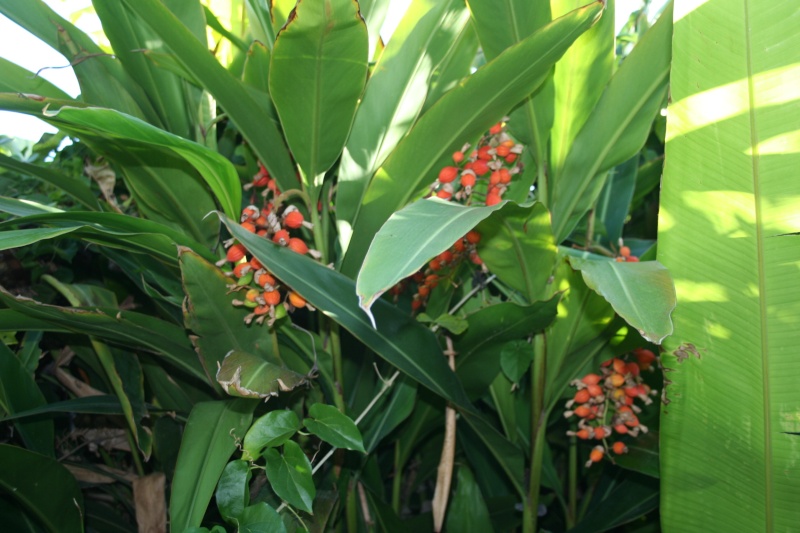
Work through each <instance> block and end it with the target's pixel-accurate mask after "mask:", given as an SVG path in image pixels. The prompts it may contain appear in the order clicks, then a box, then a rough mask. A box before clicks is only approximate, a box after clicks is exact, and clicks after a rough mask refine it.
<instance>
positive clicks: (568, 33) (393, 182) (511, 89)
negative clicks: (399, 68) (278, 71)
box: [342, 2, 602, 276]
mask: <svg viewBox="0 0 800 533" xmlns="http://www.w3.org/2000/svg"><path fill="white" fill-rule="evenodd" d="M601 9H602V4H601V3H599V2H597V3H593V4H590V5H589V6H587V7H585V8H582V9H579V10H576V11H574V12H572V13H571V14H569V15H567V16H565V17H562V18H561V19H559V20H558V21H554V22H552V23H551V24H548V25H547V26H545V27H544V28H542V29H540V30H539V31H537V32H535V33H534V34H532V35H531V36H530V37H528V38H526V39H525V40H523V41H522V42H520V43H518V44H516V45H514V46H512V47H511V48H509V49H507V50H506V51H505V52H503V53H502V54H501V55H500V56H498V57H497V58H496V59H495V60H494V61H492V62H491V63H489V64H487V65H486V66H485V67H483V68H481V69H479V70H478V71H477V72H476V73H475V74H473V75H472V76H470V77H469V78H467V79H466V80H465V81H464V83H463V84H461V85H459V86H458V87H456V88H454V89H453V90H451V91H450V92H448V93H447V95H445V96H443V97H442V98H441V99H440V100H439V101H438V102H437V103H436V105H434V106H433V107H431V109H429V110H428V111H427V112H426V113H425V114H424V115H423V116H422V117H421V118H420V120H419V121H418V122H417V124H416V125H415V126H414V128H412V129H411V131H410V132H409V133H408V135H407V136H406V137H405V138H404V139H403V141H402V142H401V143H399V144H398V146H397V148H396V149H395V150H394V152H392V155H391V156H389V158H388V159H387V160H386V162H385V163H384V164H383V166H382V167H381V168H380V169H379V170H378V172H377V173H376V175H375V177H374V178H373V179H372V182H371V183H370V185H369V187H368V188H367V191H366V193H365V196H364V198H363V200H362V206H361V209H360V211H359V214H358V216H357V218H356V220H355V224H354V226H353V238H352V241H351V245H350V247H349V248H348V251H347V254H346V255H345V259H344V263H343V264H342V272H344V273H345V274H347V275H349V276H355V274H356V272H357V271H358V270H359V268H360V266H361V263H362V262H363V259H364V256H365V255H366V252H367V247H368V245H369V243H370V241H371V240H372V237H373V235H374V234H375V233H376V232H377V231H378V229H379V228H380V227H381V226H382V225H383V223H384V222H385V221H386V220H387V219H388V218H389V217H390V216H391V215H392V214H393V213H394V212H395V211H397V210H398V209H399V208H400V207H402V206H404V205H405V204H407V203H408V201H409V200H410V199H412V198H413V197H414V196H415V195H417V194H419V192H420V191H421V189H422V188H424V187H425V186H426V185H427V184H428V183H431V182H433V180H434V179H435V176H434V175H433V173H434V171H435V170H436V169H438V167H439V166H443V165H444V163H445V161H446V160H447V159H449V158H450V156H451V154H452V153H453V152H454V151H455V150H457V149H459V148H460V147H461V145H462V144H463V143H464V142H466V141H467V140H469V139H472V138H474V137H477V136H478V135H480V134H481V133H483V132H484V131H486V130H487V129H488V128H489V127H490V126H491V125H492V124H494V123H495V122H497V120H498V119H500V118H501V117H502V116H503V114H504V113H506V112H507V111H508V110H509V109H510V108H512V107H513V106H514V105H516V104H517V103H519V102H520V101H521V100H523V99H524V98H526V97H527V96H528V95H529V94H531V93H532V92H533V91H534V90H535V89H536V88H537V87H538V86H539V85H540V84H541V83H542V82H543V81H544V79H545V78H546V77H547V75H548V73H549V71H550V69H551V67H552V65H553V64H554V63H555V61H556V60H557V59H558V58H559V57H560V56H561V55H562V54H563V53H564V51H565V50H566V49H567V47H568V46H569V44H570V43H571V42H572V41H573V40H574V39H576V38H577V37H578V35H580V34H581V33H582V32H583V31H585V30H586V29H587V28H589V27H590V26H591V25H592V24H593V23H594V21H595V20H596V19H597V17H598V16H599V15H600V12H601ZM531 58H534V59H533V60H531Z"/></svg>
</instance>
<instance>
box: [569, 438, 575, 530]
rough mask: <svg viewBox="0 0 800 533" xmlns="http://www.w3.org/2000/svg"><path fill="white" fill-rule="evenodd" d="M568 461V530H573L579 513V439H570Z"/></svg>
mask: <svg viewBox="0 0 800 533" xmlns="http://www.w3.org/2000/svg"><path fill="white" fill-rule="evenodd" d="M568 461H569V465H568V469H569V472H568V476H569V480H568V483H569V487H568V490H569V494H568V496H567V498H568V499H567V501H568V511H567V529H571V528H573V527H574V526H575V518H576V515H577V512H578V439H577V438H575V437H570V439H569V458H568Z"/></svg>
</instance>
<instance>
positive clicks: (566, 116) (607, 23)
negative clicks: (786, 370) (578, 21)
mask: <svg viewBox="0 0 800 533" xmlns="http://www.w3.org/2000/svg"><path fill="white" fill-rule="evenodd" d="M614 3H615V2H614V1H609V2H607V3H606V9H605V12H604V13H603V16H602V17H601V18H600V21H599V22H598V23H597V24H595V25H594V26H593V27H592V28H590V29H589V30H587V31H586V33H584V34H583V35H581V36H580V37H578V39H577V40H576V41H575V43H573V45H572V46H570V48H569V50H567V53H566V54H564V57H562V58H561V59H560V60H559V61H558V63H556V68H555V73H554V74H553V82H554V85H555V99H554V103H555V108H554V111H555V116H554V120H553V129H552V132H551V138H550V157H549V158H548V171H549V173H550V175H551V176H556V177H557V176H558V175H559V173H560V171H561V169H562V167H563V166H564V161H565V159H566V158H567V154H568V153H569V151H570V149H571V147H572V143H573V142H574V141H575V137H576V136H577V134H578V132H579V131H580V129H581V128H582V127H583V125H584V124H585V123H586V119H587V118H588V117H589V116H590V115H591V114H592V111H593V110H594V108H595V105H596V104H597V101H598V100H599V99H600V95H602V93H603V88H604V87H605V86H606V84H607V83H608V80H609V79H611V74H612V73H613V72H614V66H615V65H614V49H615V47H616V42H615V41H616V40H615V36H614V14H615V13H614V9H615V6H614ZM581 5H583V2H582V0H555V1H554V2H553V16H554V17H560V16H561V15H563V14H564V13H568V12H569V11H572V10H573V9H575V8H577V7H580V6H581ZM554 179H556V178H551V179H550V181H551V182H552V181H553V180H554Z"/></svg>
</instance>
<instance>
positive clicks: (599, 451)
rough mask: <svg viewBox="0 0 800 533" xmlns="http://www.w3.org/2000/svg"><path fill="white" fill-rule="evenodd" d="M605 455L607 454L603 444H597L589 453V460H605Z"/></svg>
mask: <svg viewBox="0 0 800 533" xmlns="http://www.w3.org/2000/svg"><path fill="white" fill-rule="evenodd" d="M603 455H605V450H604V449H603V447H602V446H595V447H594V448H593V449H592V453H590V454H589V461H591V462H592V463H599V462H600V461H602V460H603Z"/></svg>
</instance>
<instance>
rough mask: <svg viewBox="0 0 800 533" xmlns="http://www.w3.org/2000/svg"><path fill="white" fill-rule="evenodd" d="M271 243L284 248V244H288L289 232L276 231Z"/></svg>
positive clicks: (283, 230)
mask: <svg viewBox="0 0 800 533" xmlns="http://www.w3.org/2000/svg"><path fill="white" fill-rule="evenodd" d="M272 242H274V243H275V244H280V245H281V246H286V244H287V243H288V242H289V232H288V231H286V230H285V229H282V230H280V231H276V232H275V235H273V236H272Z"/></svg>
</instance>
